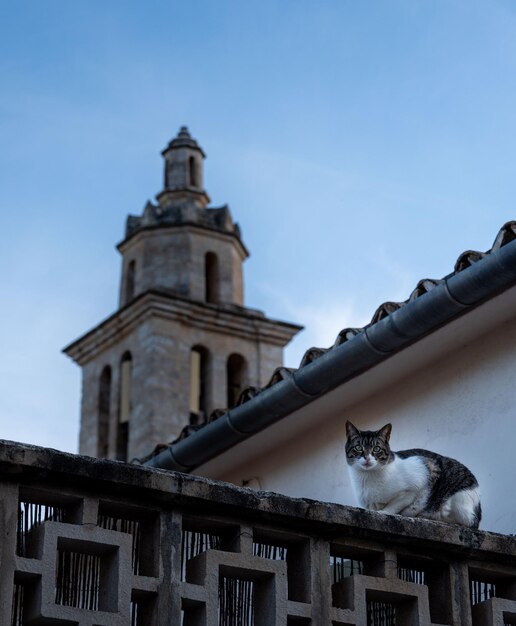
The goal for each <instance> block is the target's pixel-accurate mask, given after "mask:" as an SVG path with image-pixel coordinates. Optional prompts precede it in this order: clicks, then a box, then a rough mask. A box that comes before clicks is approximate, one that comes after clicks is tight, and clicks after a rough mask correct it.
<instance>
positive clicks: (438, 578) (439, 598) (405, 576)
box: [398, 554, 452, 624]
mask: <svg viewBox="0 0 516 626" xmlns="http://www.w3.org/2000/svg"><path fill="white" fill-rule="evenodd" d="M398 578H399V579H400V580H403V581H405V582H408V583H414V584H416V585H425V586H427V587H428V603H429V609H430V619H431V620H432V623H434V624H449V623H450V620H451V619H452V607H451V597H450V594H449V588H450V572H449V568H448V566H447V565H446V564H442V563H439V562H437V561H434V560H431V559H428V558H425V557H422V556H421V557H412V556H405V555H401V554H398Z"/></svg>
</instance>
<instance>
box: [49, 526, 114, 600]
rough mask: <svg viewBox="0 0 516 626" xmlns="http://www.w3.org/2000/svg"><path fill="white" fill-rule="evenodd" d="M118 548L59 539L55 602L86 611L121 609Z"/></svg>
mask: <svg viewBox="0 0 516 626" xmlns="http://www.w3.org/2000/svg"><path fill="white" fill-rule="evenodd" d="M117 556H118V551H117V550H116V548H113V547H111V546H106V545H102V544H94V543H92V542H87V541H77V540H70V539H65V538H59V539H58V543H57V563H56V588H55V603H56V604H60V605H62V606H70V607H73V608H76V609H85V610H87V611H110V612H116V611H117V610H118V558H117Z"/></svg>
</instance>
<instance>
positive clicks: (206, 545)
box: [181, 517, 240, 581]
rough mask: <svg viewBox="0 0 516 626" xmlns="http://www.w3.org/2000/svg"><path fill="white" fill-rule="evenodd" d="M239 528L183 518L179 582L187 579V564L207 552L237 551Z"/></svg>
mask: <svg viewBox="0 0 516 626" xmlns="http://www.w3.org/2000/svg"><path fill="white" fill-rule="evenodd" d="M239 530H240V529H239V527H238V526H232V525H231V526H230V525H225V524H218V523H216V522H206V523H204V521H203V520H196V519H189V518H186V517H183V529H182V536H181V580H183V581H185V580H186V579H187V573H186V572H187V563H188V561H190V560H191V559H193V558H195V557H196V556H198V555H199V554H202V553H203V552H206V551H207V550H224V551H226V552H236V551H238V550H239V547H240V546H239V544H240V541H239V540H240V536H239Z"/></svg>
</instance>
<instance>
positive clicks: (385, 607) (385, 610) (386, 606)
mask: <svg viewBox="0 0 516 626" xmlns="http://www.w3.org/2000/svg"><path fill="white" fill-rule="evenodd" d="M396 613H397V611H396V605H394V604H390V603H388V602H380V601H375V600H370V601H368V602H367V626H399V622H397V621H396Z"/></svg>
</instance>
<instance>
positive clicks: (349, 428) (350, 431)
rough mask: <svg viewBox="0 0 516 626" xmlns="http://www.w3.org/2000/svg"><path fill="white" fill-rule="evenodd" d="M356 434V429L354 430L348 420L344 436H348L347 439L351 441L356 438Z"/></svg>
mask: <svg viewBox="0 0 516 626" xmlns="http://www.w3.org/2000/svg"><path fill="white" fill-rule="evenodd" d="M358 434H359V430H358V428H355V427H354V426H353V424H352V423H351V422H350V421H349V420H348V421H347V422H346V435H347V436H348V439H351V437H356V436H357V435H358Z"/></svg>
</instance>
